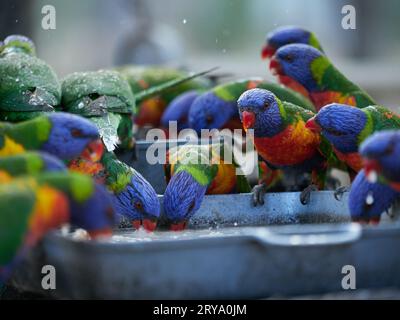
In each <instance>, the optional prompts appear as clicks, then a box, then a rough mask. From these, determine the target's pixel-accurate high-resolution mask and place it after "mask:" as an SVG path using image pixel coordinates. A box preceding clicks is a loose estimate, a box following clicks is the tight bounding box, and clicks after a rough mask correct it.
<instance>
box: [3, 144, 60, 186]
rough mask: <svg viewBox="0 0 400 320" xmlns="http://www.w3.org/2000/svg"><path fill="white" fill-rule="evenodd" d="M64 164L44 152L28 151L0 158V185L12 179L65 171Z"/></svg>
mask: <svg viewBox="0 0 400 320" xmlns="http://www.w3.org/2000/svg"><path fill="white" fill-rule="evenodd" d="M66 170H67V167H66V166H65V164H64V163H63V162H62V161H61V160H59V159H57V158H56V157H53V156H52V155H50V154H48V153H46V152H33V151H28V152H24V153H19V154H15V155H10V156H6V157H0V183H4V182H8V181H10V180H11V179H12V178H13V177H18V176H21V175H32V174H38V173H41V172H50V171H66Z"/></svg>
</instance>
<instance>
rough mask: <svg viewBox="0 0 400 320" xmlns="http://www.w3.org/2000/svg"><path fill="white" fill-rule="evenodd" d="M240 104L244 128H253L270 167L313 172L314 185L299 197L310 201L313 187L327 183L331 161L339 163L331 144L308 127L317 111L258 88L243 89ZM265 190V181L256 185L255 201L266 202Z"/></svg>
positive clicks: (263, 156)
mask: <svg viewBox="0 0 400 320" xmlns="http://www.w3.org/2000/svg"><path fill="white" fill-rule="evenodd" d="M238 108H239V114H240V118H241V121H242V123H243V127H244V129H245V130H246V131H248V130H250V129H252V130H253V132H252V133H251V135H252V139H253V142H254V145H255V147H256V150H257V152H258V154H259V155H260V156H261V158H262V159H263V160H264V161H265V162H266V163H267V164H268V166H269V167H270V168H272V169H282V170H283V171H289V170H290V171H292V172H301V173H303V172H309V173H311V175H312V182H313V185H311V186H310V187H308V188H306V189H305V190H304V191H303V192H302V194H301V197H300V200H301V202H302V203H303V204H305V203H307V202H308V200H309V196H310V191H312V190H315V189H316V187H317V188H319V189H321V188H323V187H324V184H325V179H326V171H327V167H328V165H329V166H334V165H339V164H338V163H339V161H337V159H336V157H335V155H334V154H333V152H332V150H331V148H330V146H329V144H328V143H327V142H326V141H325V140H324V139H323V138H322V137H321V136H320V134H318V133H316V132H314V131H312V130H310V129H308V128H307V127H306V121H307V120H308V119H310V118H312V117H313V116H314V113H313V112H312V111H310V110H306V109H304V108H301V107H299V106H296V105H294V104H291V103H289V102H284V101H281V100H280V99H279V98H277V97H276V96H275V95H274V94H273V93H272V92H270V91H268V90H265V89H259V88H257V89H252V90H248V91H246V92H245V93H243V94H242V95H241V96H240V98H239V100H238ZM264 192H265V185H261V186H257V187H256V189H254V198H253V202H254V204H257V203H263V200H262V198H263V195H264Z"/></svg>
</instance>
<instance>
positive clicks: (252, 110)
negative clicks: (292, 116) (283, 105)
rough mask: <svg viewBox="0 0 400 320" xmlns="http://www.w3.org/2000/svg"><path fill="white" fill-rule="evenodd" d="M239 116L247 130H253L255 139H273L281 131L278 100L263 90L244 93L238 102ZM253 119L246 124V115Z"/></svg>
mask: <svg viewBox="0 0 400 320" xmlns="http://www.w3.org/2000/svg"><path fill="white" fill-rule="evenodd" d="M238 108H239V116H240V120H241V121H242V123H243V125H244V127H245V128H247V129H254V135H255V137H273V136H274V135H276V134H277V133H279V132H281V131H282V129H283V119H282V114H281V112H280V108H279V102H278V99H277V98H276V97H275V95H274V94H273V93H272V92H270V91H268V90H265V89H258V88H256V89H251V90H248V91H246V92H244V93H243V94H242V95H241V96H240V97H239V100H238ZM248 114H250V115H249V117H253V115H254V120H253V121H251V122H252V123H249V124H248V123H247V119H246V115H248Z"/></svg>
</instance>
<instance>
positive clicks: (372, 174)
mask: <svg viewBox="0 0 400 320" xmlns="http://www.w3.org/2000/svg"><path fill="white" fill-rule="evenodd" d="M367 180H368V181H369V182H371V183H376V182H377V181H378V173H377V172H376V171H375V170H372V171H371V172H370V173H368V175H367Z"/></svg>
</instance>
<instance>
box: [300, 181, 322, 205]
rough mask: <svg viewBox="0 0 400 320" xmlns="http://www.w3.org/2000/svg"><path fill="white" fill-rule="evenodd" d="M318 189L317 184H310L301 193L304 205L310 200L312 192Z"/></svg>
mask: <svg viewBox="0 0 400 320" xmlns="http://www.w3.org/2000/svg"><path fill="white" fill-rule="evenodd" d="M313 191H318V187H317V186H316V185H315V184H310V185H309V186H308V187H307V188H305V189H304V190H303V191H302V192H301V193H300V202H301V204H302V205H306V204H308V203H309V202H310V197H311V192H313Z"/></svg>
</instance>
